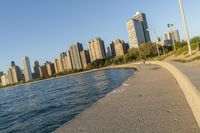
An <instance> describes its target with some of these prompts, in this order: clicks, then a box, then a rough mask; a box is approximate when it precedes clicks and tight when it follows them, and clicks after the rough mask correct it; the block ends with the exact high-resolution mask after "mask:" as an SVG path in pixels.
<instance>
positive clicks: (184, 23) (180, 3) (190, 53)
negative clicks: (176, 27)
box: [179, 0, 192, 55]
mask: <svg viewBox="0 0 200 133" xmlns="http://www.w3.org/2000/svg"><path fill="white" fill-rule="evenodd" d="M179 6H180V10H181V15H182V19H183V27H184V31H185V36H186V40H187V44H188V52H189V55H192V49H191V44H190V37H189V32H188V28H187V23H186V18H185V13H184V9H183V4H182V0H179Z"/></svg>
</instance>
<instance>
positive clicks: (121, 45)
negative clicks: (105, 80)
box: [110, 39, 129, 56]
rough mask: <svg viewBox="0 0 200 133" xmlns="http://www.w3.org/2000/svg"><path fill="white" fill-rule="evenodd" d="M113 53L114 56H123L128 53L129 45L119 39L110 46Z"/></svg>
mask: <svg viewBox="0 0 200 133" xmlns="http://www.w3.org/2000/svg"><path fill="white" fill-rule="evenodd" d="M110 47H111V52H112V55H113V56H122V55H124V54H126V53H127V52H128V48H129V46H128V44H127V43H125V42H124V41H123V40H120V39H117V40H114V41H112V43H111V44H110Z"/></svg>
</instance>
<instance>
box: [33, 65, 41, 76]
mask: <svg viewBox="0 0 200 133" xmlns="http://www.w3.org/2000/svg"><path fill="white" fill-rule="evenodd" d="M39 68H40V64H39V62H38V61H34V63H33V69H34V78H35V79H37V78H40V70H39Z"/></svg>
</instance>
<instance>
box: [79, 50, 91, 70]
mask: <svg viewBox="0 0 200 133" xmlns="http://www.w3.org/2000/svg"><path fill="white" fill-rule="evenodd" d="M80 56H81V61H82V66H83V69H86V68H87V65H88V64H89V63H90V55H89V51H87V50H83V51H81V52H80Z"/></svg>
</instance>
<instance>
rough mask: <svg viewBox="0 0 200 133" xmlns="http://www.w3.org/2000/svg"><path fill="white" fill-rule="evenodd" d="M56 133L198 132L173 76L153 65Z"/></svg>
mask: <svg viewBox="0 0 200 133" xmlns="http://www.w3.org/2000/svg"><path fill="white" fill-rule="evenodd" d="M55 132H56V133H200V129H199V127H198V125H197V122H196V120H195V118H194V116H193V113H192V112H191V109H190V107H189V105H188V103H187V101H186V98H185V96H184V94H183V92H182V90H181V89H180V88H179V86H178V84H177V83H176V80H175V79H174V78H173V76H172V75H171V74H170V73H169V72H168V71H167V70H165V69H164V68H161V67H160V66H157V65H139V70H138V72H137V73H136V75H135V76H134V77H133V78H132V79H130V80H129V81H127V82H125V83H124V85H123V86H121V87H119V88H118V89H116V90H115V91H113V92H112V93H111V94H109V95H108V96H106V97H105V98H103V99H101V100H99V102H98V103H96V104H95V105H93V106H92V107H91V108H89V109H87V110H85V111H84V112H83V113H81V114H80V115H78V116H77V117H76V118H75V119H74V120H72V121H71V122H69V123H66V124H65V125H63V126H62V127H61V128H59V129H58V130H56V131H55Z"/></svg>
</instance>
